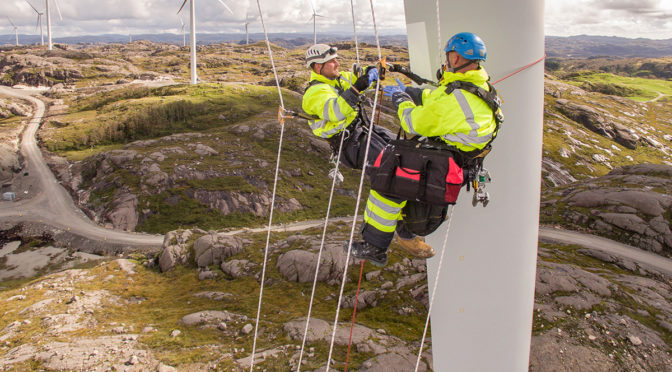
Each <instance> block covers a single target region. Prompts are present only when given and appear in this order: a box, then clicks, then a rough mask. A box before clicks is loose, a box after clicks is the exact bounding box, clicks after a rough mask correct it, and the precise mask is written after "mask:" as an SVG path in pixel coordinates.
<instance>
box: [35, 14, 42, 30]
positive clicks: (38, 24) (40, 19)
mask: <svg viewBox="0 0 672 372" xmlns="http://www.w3.org/2000/svg"><path fill="white" fill-rule="evenodd" d="M40 21H42V15H41V14H38V15H37V24H36V25H35V31H37V28H38V27H40Z"/></svg>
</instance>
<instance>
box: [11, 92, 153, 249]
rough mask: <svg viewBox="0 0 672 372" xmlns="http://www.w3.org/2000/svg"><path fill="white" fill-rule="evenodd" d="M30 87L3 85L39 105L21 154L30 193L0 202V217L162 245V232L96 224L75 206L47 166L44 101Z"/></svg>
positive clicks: (101, 237)
mask: <svg viewBox="0 0 672 372" xmlns="http://www.w3.org/2000/svg"><path fill="white" fill-rule="evenodd" d="M31 93H33V92H32V91H30V90H20V89H11V88H8V87H0V94H5V95H9V96H13V97H18V98H22V99H25V100H28V101H30V102H31V103H32V104H33V106H34V107H35V112H34V115H33V118H32V119H31V121H30V123H29V124H28V127H27V128H26V130H25V131H24V133H23V137H22V139H21V150H20V151H21V153H22V155H23V157H24V159H25V168H24V172H28V177H30V179H29V181H30V182H31V187H30V194H28V195H27V198H26V199H24V200H21V201H18V202H14V203H12V202H7V201H2V202H0V220H9V221H12V222H20V221H34V222H41V223H44V224H47V225H51V226H54V227H56V228H60V229H63V230H66V231H70V232H71V233H74V234H78V235H81V236H85V237H87V238H89V239H94V240H100V241H107V242H110V243H117V244H128V245H132V246H140V247H148V246H156V247H157V248H158V247H159V246H161V244H162V242H163V236H162V235H150V234H138V233H129V232H124V231H118V230H111V229H105V228H103V227H101V226H98V225H96V224H95V223H93V222H92V221H91V220H89V219H88V217H87V216H86V215H85V214H84V213H83V212H82V211H81V210H80V209H79V208H77V207H76V206H75V204H74V203H73V201H72V198H71V197H70V194H68V192H67V191H66V190H65V189H64V188H63V187H62V186H61V185H60V184H59V183H58V181H57V180H56V178H55V177H54V175H53V173H52V172H51V170H50V169H49V167H47V164H46V163H45V161H44V158H43V157H42V153H41V152H40V149H39V148H38V146H37V143H36V141H35V134H36V133H37V130H38V128H39V126H40V123H41V122H42V118H43V116H44V111H45V107H44V103H43V102H42V101H40V100H39V99H37V98H34V97H32V96H31V95H30V94H31Z"/></svg>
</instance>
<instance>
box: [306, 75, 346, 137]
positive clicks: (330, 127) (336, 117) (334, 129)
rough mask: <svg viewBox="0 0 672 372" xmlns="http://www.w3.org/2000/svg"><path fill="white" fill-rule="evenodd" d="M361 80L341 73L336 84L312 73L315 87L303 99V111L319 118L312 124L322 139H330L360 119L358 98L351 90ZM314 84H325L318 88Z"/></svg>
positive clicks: (310, 123)
mask: <svg viewBox="0 0 672 372" xmlns="http://www.w3.org/2000/svg"><path fill="white" fill-rule="evenodd" d="M356 80H357V78H356V77H355V76H354V75H353V74H352V73H350V72H341V73H340V75H339V76H338V77H337V78H336V79H333V80H330V79H327V78H326V77H324V76H322V75H320V74H317V73H315V71H311V72H310V82H311V86H310V87H308V89H307V90H306V93H305V94H304V95H303V103H302V107H303V111H305V112H306V113H308V114H310V115H314V116H316V117H319V118H320V119H319V120H309V121H308V124H309V125H310V129H312V130H313V133H314V134H315V135H316V136H318V137H322V138H330V137H332V136H333V135H335V134H336V133H339V132H341V131H342V130H343V129H344V128H346V127H347V126H349V125H350V124H352V122H353V121H354V120H355V119H356V118H357V111H358V109H357V102H358V97H357V96H358V94H357V93H356V92H354V91H353V90H351V89H349V88H350V87H352V85H353V84H354V83H355V81H356ZM314 81H317V82H320V83H324V84H315V83H313V82H314Z"/></svg>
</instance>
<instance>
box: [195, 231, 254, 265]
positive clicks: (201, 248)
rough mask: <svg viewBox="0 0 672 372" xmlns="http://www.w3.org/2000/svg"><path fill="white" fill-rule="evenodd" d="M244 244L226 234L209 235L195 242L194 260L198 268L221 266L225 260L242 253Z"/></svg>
mask: <svg viewBox="0 0 672 372" xmlns="http://www.w3.org/2000/svg"><path fill="white" fill-rule="evenodd" d="M243 245H244V242H243V240H241V239H240V238H237V237H235V236H229V235H226V234H222V233H219V234H207V235H203V236H201V237H200V238H198V239H196V241H194V259H195V261H196V264H197V265H198V267H207V266H210V265H217V266H219V265H221V264H222V261H224V260H225V259H227V258H229V257H231V256H233V255H236V254H238V253H240V252H241V251H242V250H243Z"/></svg>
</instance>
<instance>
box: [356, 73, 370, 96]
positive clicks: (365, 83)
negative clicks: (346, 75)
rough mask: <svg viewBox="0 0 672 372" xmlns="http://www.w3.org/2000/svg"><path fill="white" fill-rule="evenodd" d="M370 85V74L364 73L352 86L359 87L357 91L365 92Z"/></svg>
mask: <svg viewBox="0 0 672 372" xmlns="http://www.w3.org/2000/svg"><path fill="white" fill-rule="evenodd" d="M369 85H371V83H369V74H362V76H360V77H359V78H357V81H355V83H354V84H353V85H352V86H353V87H354V88H355V89H357V91H359V92H363V91H364V90H366V88H368V87H369Z"/></svg>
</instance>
